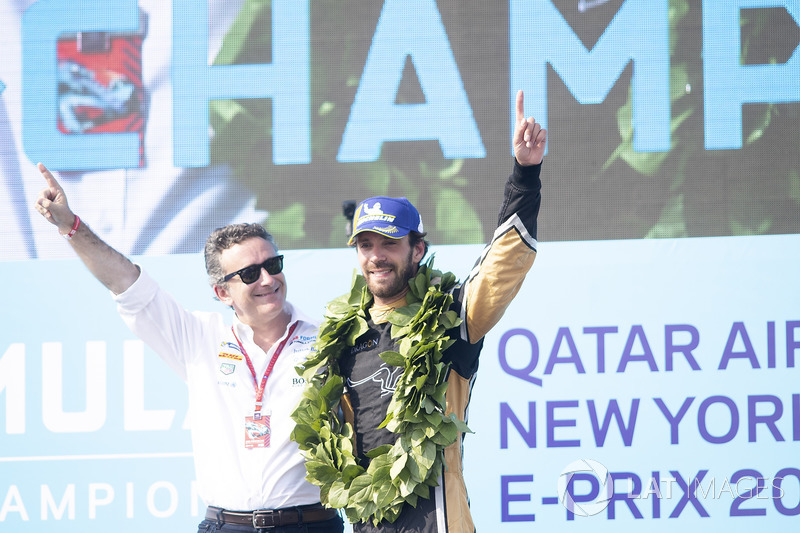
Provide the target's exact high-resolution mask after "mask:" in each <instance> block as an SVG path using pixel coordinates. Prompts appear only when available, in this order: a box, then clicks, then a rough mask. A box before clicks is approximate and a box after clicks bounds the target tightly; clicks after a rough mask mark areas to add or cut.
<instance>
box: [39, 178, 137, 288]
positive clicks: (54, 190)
mask: <svg viewBox="0 0 800 533" xmlns="http://www.w3.org/2000/svg"><path fill="white" fill-rule="evenodd" d="M38 168H39V172H41V173H42V176H44V179H45V181H47V187H45V188H44V189H42V192H40V193H39V197H38V198H37V199H36V204H35V207H36V210H37V211H39V213H41V215H42V216H43V217H44V218H45V219H47V220H48V221H49V222H50V223H51V224H53V225H55V226H56V227H57V228H58V231H59V233H61V234H62V235H65V236H68V235H69V234H70V233H71V231H72V230H73V228H75V226H76V225H77V229H76V230H75V232H74V234H73V235H72V236H71V238H70V239H69V242H70V244H71V245H72V249H73V250H75V253H77V254H78V257H80V258H81V261H83V263H84V264H85V265H86V267H87V268H88V269H89V271H90V272H91V273H92V274H93V275H94V277H95V278H97V280H98V281H100V283H102V284H103V285H105V286H106V287H107V288H108V289H109V290H110V291H111V292H113V293H114V294H120V293H122V292H125V290H126V289H127V288H128V287H130V286H131V285H132V284H133V282H134V281H136V279H137V278H138V277H139V269H138V268H137V267H136V265H134V264H133V263H132V262H131V261H130V260H129V259H128V258H127V257H125V256H124V255H122V254H121V253H119V252H118V251H116V250H115V249H113V248H112V247H110V246H109V245H108V244H106V243H105V242H103V241H102V240H101V239H100V237H98V236H97V235H95V233H94V232H93V231H92V230H91V229H89V227H88V226H87V225H86V224H84V223H83V222H81V221H80V220H79V219H78V218H77V217H76V216H75V213H73V212H72V210H71V209H70V208H69V204H68V203H67V196H66V194H64V189H62V188H61V185H60V184H59V183H58V181H56V179H55V178H54V177H53V175H52V174H51V173H50V171H49V170H47V168H46V167H45V166H44V165H43V164H41V163H39V165H38Z"/></svg>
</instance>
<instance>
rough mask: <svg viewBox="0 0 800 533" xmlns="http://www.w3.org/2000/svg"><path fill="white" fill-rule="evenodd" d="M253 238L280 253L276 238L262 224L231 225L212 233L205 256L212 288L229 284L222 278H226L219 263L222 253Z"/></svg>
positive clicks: (207, 241)
mask: <svg viewBox="0 0 800 533" xmlns="http://www.w3.org/2000/svg"><path fill="white" fill-rule="evenodd" d="M253 238H259V239H264V240H265V241H267V242H268V243H270V244H271V245H272V247H273V248H275V252H277V251H278V244H277V243H276V242H275V238H274V237H273V236H272V234H270V233H269V232H268V231H267V230H265V229H264V226H262V225H261V224H252V223H243V224H229V225H227V226H225V227H222V228H217V229H215V230H214V231H212V232H211V235H209V236H208V239H206V245H205V249H204V250H203V255H204V256H205V260H206V273H207V274H208V283H209V284H210V285H211V286H212V287H214V286H215V285H219V286H221V287H225V286H227V283H226V282H223V281H222V278H224V277H225V272H224V271H223V270H222V265H221V264H220V262H219V256H220V255H221V254H222V252H223V251H224V250H227V249H228V248H230V247H231V246H233V245H234V244H239V243H242V242H244V241H246V240H247V239H253Z"/></svg>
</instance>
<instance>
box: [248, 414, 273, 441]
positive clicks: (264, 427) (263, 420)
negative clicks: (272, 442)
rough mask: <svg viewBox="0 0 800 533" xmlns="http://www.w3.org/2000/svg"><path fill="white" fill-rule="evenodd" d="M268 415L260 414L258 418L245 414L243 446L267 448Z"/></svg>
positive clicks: (268, 434)
mask: <svg viewBox="0 0 800 533" xmlns="http://www.w3.org/2000/svg"><path fill="white" fill-rule="evenodd" d="M269 418H270V415H261V416H260V417H259V418H256V417H253V416H247V417H245V419H244V447H245V448H269V436H270V427H269Z"/></svg>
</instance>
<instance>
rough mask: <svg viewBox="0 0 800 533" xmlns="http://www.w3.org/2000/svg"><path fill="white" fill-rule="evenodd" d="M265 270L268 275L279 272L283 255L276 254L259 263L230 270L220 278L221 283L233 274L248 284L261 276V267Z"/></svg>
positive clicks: (281, 268) (281, 267)
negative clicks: (233, 270)
mask: <svg viewBox="0 0 800 533" xmlns="http://www.w3.org/2000/svg"><path fill="white" fill-rule="evenodd" d="M262 268H263V269H264V270H266V271H267V274H269V275H270V276H275V275H277V274H280V273H281V271H282V270H283V256H282V255H276V256H275V257H270V258H269V259H267V260H266V261H264V262H263V263H261V264H260V265H250V266H246V267H244V268H241V269H239V270H237V271H236V272H231V273H230V274H228V275H227V276H225V277H224V278H222V283H225V282H226V281H228V280H229V279H231V278H232V277H233V276H236V275H237V274H238V275H239V278H240V279H241V280H242V281H243V282H244V283H247V284H248V285H250V284H251V283H255V282H256V281H258V279H259V278H260V277H261V269H262Z"/></svg>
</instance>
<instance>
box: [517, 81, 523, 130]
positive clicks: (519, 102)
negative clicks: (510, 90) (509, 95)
mask: <svg viewBox="0 0 800 533" xmlns="http://www.w3.org/2000/svg"><path fill="white" fill-rule="evenodd" d="M523 120H525V105H524V96H523V94H522V89H520V90H519V91H517V125H519V123H520V122H522V121H523Z"/></svg>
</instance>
